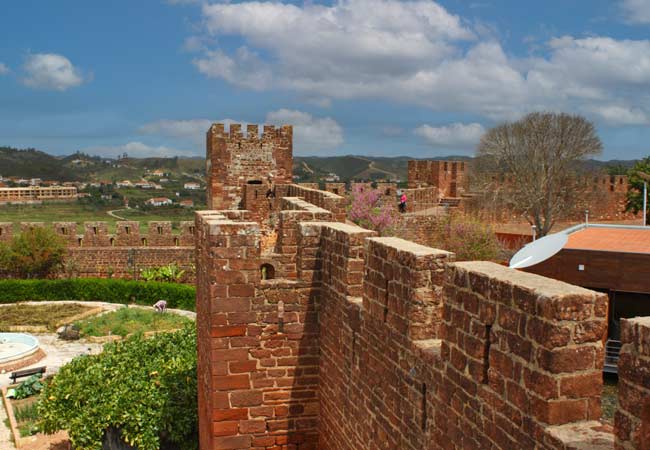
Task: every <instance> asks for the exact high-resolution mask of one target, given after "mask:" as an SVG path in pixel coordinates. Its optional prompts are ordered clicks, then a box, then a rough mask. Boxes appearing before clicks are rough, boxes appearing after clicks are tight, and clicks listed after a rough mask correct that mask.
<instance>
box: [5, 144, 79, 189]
mask: <svg viewBox="0 0 650 450" xmlns="http://www.w3.org/2000/svg"><path fill="white" fill-rule="evenodd" d="M0 175H2V176H5V177H9V176H13V177H21V178H41V179H43V180H61V181H76V180H80V179H81V178H82V174H80V173H77V172H75V171H72V170H70V169H69V168H67V167H66V161H65V160H64V159H61V158H56V157H54V156H52V155H48V154H47V153H44V152H41V151H39V150H35V149H33V148H30V149H25V150H19V149H15V148H11V147H0Z"/></svg>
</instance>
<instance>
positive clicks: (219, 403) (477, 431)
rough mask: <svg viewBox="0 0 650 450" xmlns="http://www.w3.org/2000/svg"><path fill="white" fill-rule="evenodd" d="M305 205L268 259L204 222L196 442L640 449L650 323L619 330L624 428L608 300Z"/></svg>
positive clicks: (252, 236) (286, 221)
mask: <svg viewBox="0 0 650 450" xmlns="http://www.w3.org/2000/svg"><path fill="white" fill-rule="evenodd" d="M302 189H306V188H302ZM303 193H304V192H303ZM300 197H302V198H294V197H285V198H283V199H282V207H281V213H280V217H281V221H280V224H279V231H278V233H279V235H280V236H279V238H278V245H277V246H276V251H275V253H274V254H271V255H263V254H262V252H261V250H260V240H261V234H262V232H261V229H260V226H259V225H258V224H257V223H256V222H247V221H245V220H246V218H245V217H246V215H245V214H244V215H242V219H243V220H241V219H237V218H236V217H235V216H233V215H232V213H233V212H232V211H206V212H200V213H198V214H197V218H196V224H197V267H199V268H200V270H199V271H198V273H197V313H198V316H197V317H198V318H197V326H198V333H199V339H198V352H199V367H198V372H199V373H200V374H205V376H201V377H200V379H199V408H200V414H199V417H200V436H201V448H211V449H235V448H237V449H241V448H251V449H252V448H255V449H272V448H284V447H283V446H286V445H294V446H295V447H296V448H300V449H316V448H320V449H330V448H331V449H337V450H338V449H350V450H353V449H354V450H356V449H368V450H370V449H377V448H394V449H413V450H420V449H423V448H431V449H433V448H436V449H437V448H455V449H467V448H476V449H479V448H499V449H511V448H540V449H570V448H593V449H612V448H614V441H615V435H616V439H618V440H619V441H617V444H616V445H617V448H621V449H623V448H625V449H627V448H641V447H638V446H637V447H634V445H636V444H635V443H638V442H641V441H639V439H644V438H642V437H640V436H643V437H644V436H646V434H647V433H646V432H647V431H648V420H650V419H649V418H648V417H646V415H645V412H644V411H645V410H644V409H643V408H642V407H639V408H637V407H636V406H634V405H636V403H630V402H631V401H632V400H633V399H635V398H638V396H635V395H636V394H634V395H633V392H632V391H631V390H632V389H634V390H635V391H634V392H645V391H646V390H647V387H646V386H644V385H642V384H640V383H641V381H639V380H641V378H639V376H640V372H639V370H640V369H639V367H640V366H642V367H645V366H644V365H647V363H648V361H647V360H648V358H646V356H644V355H645V353H647V351H646V350H647V349H646V348H645V347H647V345H646V344H647V342H645V341H646V340H647V338H648V336H650V331H647V330H648V329H650V326H648V325H647V324H646V323H645V322H642V321H641V322H634V321H630V324H629V325H626V327H628V328H629V330H630V331H625V330H624V333H623V334H624V337H623V341H624V347H623V350H622V356H621V366H620V369H619V370H620V374H621V380H622V383H623V386H629V388H626V389H622V390H621V394H620V395H621V398H620V404H621V405H622V406H621V407H620V408H621V409H619V413H617V418H616V433H614V432H613V431H612V429H611V428H608V427H606V426H603V425H602V424H601V423H600V422H599V421H598V419H599V418H600V416H601V411H600V395H601V391H602V366H603V353H604V348H603V343H602V338H603V336H604V333H605V329H606V315H607V311H606V308H607V301H606V295H605V294H599V293H596V292H593V291H589V290H586V289H583V288H579V287H576V286H572V285H569V284H566V283H562V282H559V281H555V280H550V279H547V278H543V277H540V276H537V275H532V274H528V273H523V272H519V271H515V270H511V269H508V268H505V267H503V266H499V265H497V264H493V263H488V262H464V263H455V262H454V255H453V254H451V253H449V252H445V251H443V250H437V249H433V248H429V247H425V246H422V245H418V244H415V243H413V242H409V241H405V240H403V239H399V238H380V237H376V234H375V233H374V232H372V231H369V230H365V229H363V228H360V227H357V226H355V225H349V224H345V223H340V222H335V221H331V220H332V212H331V211H327V210H326V208H322V207H321V206H316V205H313V204H312V205H310V204H309V202H308V201H307V200H306V197H305V196H304V195H302V196H300ZM236 213H241V212H240V211H236ZM328 215H329V217H328ZM269 274H271V275H270V276H269ZM644 320H645V319H644ZM628 328H626V329H628ZM628 355H629V356H628ZM643 370H646V369H643ZM644 395H645V394H644ZM641 406H643V405H641ZM624 430H627V431H624ZM644 433H645V434H644ZM635 439H636V441H635ZM645 439H646V440H647V438H645ZM644 442H645V441H644Z"/></svg>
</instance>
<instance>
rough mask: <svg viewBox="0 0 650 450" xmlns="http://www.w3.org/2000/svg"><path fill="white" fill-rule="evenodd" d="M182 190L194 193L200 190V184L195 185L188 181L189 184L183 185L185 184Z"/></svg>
mask: <svg viewBox="0 0 650 450" xmlns="http://www.w3.org/2000/svg"><path fill="white" fill-rule="evenodd" d="M183 188H184V189H188V190H190V191H196V190H198V189H201V184H200V183H197V182H195V181H190V182H189V183H185V184H184V185H183Z"/></svg>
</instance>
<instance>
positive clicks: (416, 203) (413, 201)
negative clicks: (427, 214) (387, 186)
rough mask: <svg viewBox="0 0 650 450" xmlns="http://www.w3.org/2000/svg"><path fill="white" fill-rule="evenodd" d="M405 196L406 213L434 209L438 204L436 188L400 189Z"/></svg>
mask: <svg viewBox="0 0 650 450" xmlns="http://www.w3.org/2000/svg"><path fill="white" fill-rule="evenodd" d="M402 192H403V193H404V194H406V212H418V211H424V210H426V209H431V208H435V207H436V206H439V204H440V196H439V194H438V188H437V187H435V186H434V187H423V188H414V189H402Z"/></svg>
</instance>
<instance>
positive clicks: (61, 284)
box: [0, 278, 196, 311]
mask: <svg viewBox="0 0 650 450" xmlns="http://www.w3.org/2000/svg"><path fill="white" fill-rule="evenodd" d="M195 297H196V290H195V288H194V286H188V285H185V284H176V283H160V282H155V281H148V282H142V281H132V280H120V279H104V278H72V279H66V280H42V279H40V280H14V279H12V280H0V303H16V302H21V301H47V300H55V301H56V300H79V301H101V302H109V303H122V304H130V303H135V304H138V305H148V306H150V305H153V304H154V303H156V302H157V301H158V300H167V307H168V308H178V309H184V310H188V311H194V310H195Z"/></svg>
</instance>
